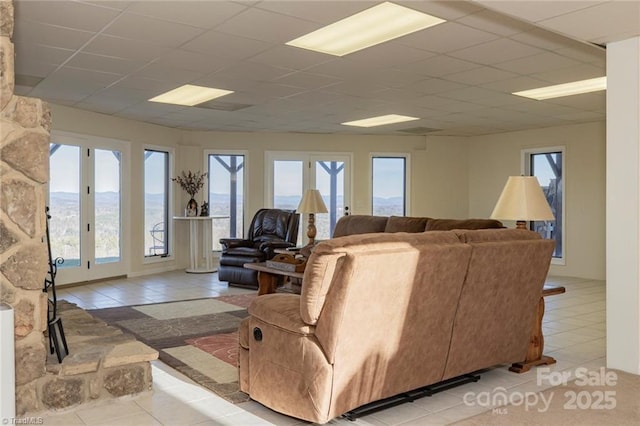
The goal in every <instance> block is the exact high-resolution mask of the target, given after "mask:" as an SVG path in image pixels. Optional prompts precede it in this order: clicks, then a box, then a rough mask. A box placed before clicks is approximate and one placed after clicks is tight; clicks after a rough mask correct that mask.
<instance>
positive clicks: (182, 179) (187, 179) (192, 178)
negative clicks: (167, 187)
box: [171, 170, 207, 198]
mask: <svg viewBox="0 0 640 426" xmlns="http://www.w3.org/2000/svg"><path fill="white" fill-rule="evenodd" d="M206 177H207V174H206V173H200V171H199V170H198V171H197V172H195V173H194V172H192V171H191V170H189V172H188V173H185V172H182V174H181V175H180V176H178V177H175V178H172V179H171V180H172V181H174V182H178V185H180V188H182V189H183V190H184V191H185V192H186V193H187V194H189V195H190V196H191V198H194V197H195V196H196V194H197V193H198V191H200V190H201V189H202V187H203V186H204V179H205V178H206Z"/></svg>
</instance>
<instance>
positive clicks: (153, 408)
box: [37, 271, 605, 426]
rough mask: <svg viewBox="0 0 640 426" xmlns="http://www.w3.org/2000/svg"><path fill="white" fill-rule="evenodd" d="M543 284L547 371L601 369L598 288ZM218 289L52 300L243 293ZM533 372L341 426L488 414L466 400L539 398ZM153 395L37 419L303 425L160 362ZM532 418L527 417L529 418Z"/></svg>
mask: <svg viewBox="0 0 640 426" xmlns="http://www.w3.org/2000/svg"><path fill="white" fill-rule="evenodd" d="M548 284H555V285H563V286H565V287H566V289H567V292H566V293H565V294H562V295H557V296H551V297H548V298H547V303H546V313H545V317H544V324H543V325H544V335H545V345H546V346H545V353H546V354H548V355H552V356H554V357H555V358H556V359H557V361H558V362H557V364H555V365H554V366H552V367H551V371H561V370H563V371H568V372H570V373H572V374H573V373H574V371H575V369H576V368H577V367H579V366H586V367H588V368H593V369H597V368H599V367H601V366H604V365H605V358H604V357H605V283H604V282H603V281H592V280H586V279H579V278H567V277H550V278H549V279H548ZM246 292H247V291H246V290H242V289H237V288H229V287H227V285H226V284H224V283H220V282H219V281H218V279H217V274H186V273H184V272H183V271H174V272H168V273H163V274H156V275H149V276H145V277H137V278H128V279H117V280H111V281H104V282H100V283H94V284H89V285H85V286H81V287H71V288H64V287H63V288H60V290H59V292H58V296H59V297H60V298H62V299H66V300H68V301H71V302H74V303H76V304H78V305H79V306H81V307H83V308H85V309H93V308H107V307H113V306H124V305H134V304H144V303H157V302H166V301H176V300H184V299H193V298H201V297H215V296H221V295H227V294H241V293H246ZM538 375H539V374H538V372H537V371H534V370H532V371H531V372H529V373H525V374H515V373H511V372H509V371H507V369H506V367H503V368H495V369H492V370H490V371H487V372H485V373H483V374H482V376H481V377H482V378H481V379H480V381H479V382H477V383H471V384H467V385H464V386H462V387H458V388H454V389H451V390H448V391H445V392H442V393H439V394H436V395H435V396H432V397H425V398H422V399H419V400H417V401H415V402H413V403H409V404H403V405H400V406H397V407H394V408H390V409H387V410H384V411H380V412H377V413H374V414H371V415H368V416H364V417H361V418H360V419H358V420H357V421H355V422H350V421H348V420H346V419H335V420H333V421H332V422H331V423H332V424H343V425H354V426H358V425H444V424H451V423H455V422H456V421H459V420H462V419H465V418H468V417H472V416H474V415H476V414H479V413H481V412H484V411H488V410H491V409H492V408H494V406H492V405H490V404H487V403H483V402H481V400H475V398H470V396H473V395H482V393H483V392H485V395H486V394H487V393H486V392H494V393H495V392H496V390H498V391H499V390H500V387H501V388H504V389H505V390H506V393H507V394H509V395H521V394H524V393H525V392H533V391H540V390H543V389H545V388H546V387H549V386H550V385H551V383H549V380H548V379H547V378H546V377H547V376H545V377H542V376H541V377H540V379H538ZM153 382H154V384H153V390H152V391H150V392H145V393H143V394H141V395H138V396H133V397H124V398H120V399H117V400H112V401H105V402H97V403H93V404H88V405H85V406H81V407H79V408H75V409H71V410H68V411H65V412H45V413H38V414H37V415H38V416H42V417H43V418H44V424H46V425H47V426H52V425H111V424H113V425H119V426H126V425H136V426H141V425H202V426H205V425H268V424H274V425H303V424H308V423H306V422H301V421H300V420H297V419H293V418H290V417H286V416H283V415H280V414H278V413H275V412H273V411H271V410H269V409H267V408H265V407H263V406H262V405H260V404H258V403H256V402H254V401H249V402H246V403H243V404H239V405H233V404H231V403H228V402H226V401H225V400H223V399H222V398H219V397H218V396H216V395H215V394H213V393H211V392H210V391H208V390H207V389H205V388H202V387H200V386H199V385H197V384H195V383H194V382H192V381H191V380H190V379H188V378H186V377H185V376H183V375H182V374H180V373H178V372H177V371H175V370H173V369H171V368H169V367H168V366H166V365H165V364H163V363H162V362H159V361H156V362H154V363H153ZM533 415H535V414H533V413H532V416H533Z"/></svg>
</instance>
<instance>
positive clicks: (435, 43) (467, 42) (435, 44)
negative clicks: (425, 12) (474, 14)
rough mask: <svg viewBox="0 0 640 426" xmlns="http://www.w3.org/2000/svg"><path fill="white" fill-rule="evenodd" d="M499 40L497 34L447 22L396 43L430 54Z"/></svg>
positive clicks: (407, 36)
mask: <svg viewBox="0 0 640 426" xmlns="http://www.w3.org/2000/svg"><path fill="white" fill-rule="evenodd" d="M498 38H499V36H498V35H496V34H491V33H488V32H486V31H480V30H477V29H475V28H471V27H468V26H466V25H461V24H459V23H456V22H445V23H443V24H439V25H436V26H435V27H431V28H427V29H426V30H423V31H418V32H416V33H413V34H409V35H406V36H404V37H400V38H399V39H397V40H396V42H397V43H398V44H404V45H406V46H411V47H415V48H419V49H424V50H428V51H430V52H437V53H444V52H451V51H454V50H460V49H464V48H466V47H471V46H475V45H477V44H481V43H485V42H487V41H491V40H496V39H498Z"/></svg>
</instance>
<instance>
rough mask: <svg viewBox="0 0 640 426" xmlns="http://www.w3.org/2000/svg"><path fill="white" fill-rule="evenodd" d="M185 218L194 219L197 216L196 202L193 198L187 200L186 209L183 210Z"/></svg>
mask: <svg viewBox="0 0 640 426" xmlns="http://www.w3.org/2000/svg"><path fill="white" fill-rule="evenodd" d="M184 211H185V216H187V217H196V216H198V202H197V201H196V200H194V199H193V198H192V199H190V200H189V202H188V203H187V208H186V209H184Z"/></svg>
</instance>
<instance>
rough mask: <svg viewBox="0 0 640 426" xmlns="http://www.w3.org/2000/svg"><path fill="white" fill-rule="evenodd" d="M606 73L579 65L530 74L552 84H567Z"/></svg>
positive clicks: (589, 66) (595, 68)
mask: <svg viewBox="0 0 640 426" xmlns="http://www.w3.org/2000/svg"><path fill="white" fill-rule="evenodd" d="M605 75H606V73H605V72H604V71H603V70H602V69H600V68H598V67H594V66H592V65H580V66H574V67H567V68H560V69H555V70H551V71H546V72H540V73H534V74H531V77H533V78H536V79H539V80H545V81H549V82H552V83H556V84H560V83H569V82H571V81H578V80H586V79H589V78H596V77H602V76H605Z"/></svg>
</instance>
